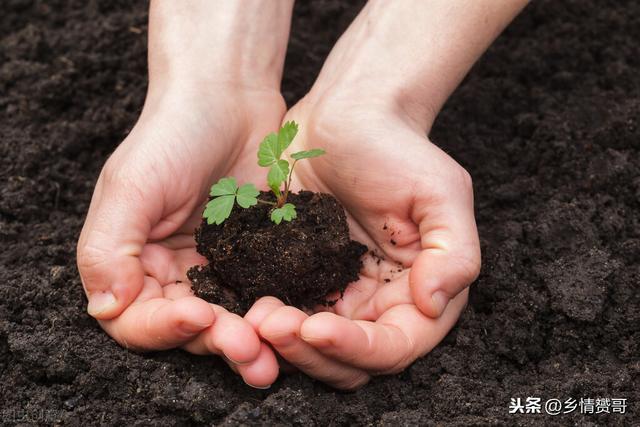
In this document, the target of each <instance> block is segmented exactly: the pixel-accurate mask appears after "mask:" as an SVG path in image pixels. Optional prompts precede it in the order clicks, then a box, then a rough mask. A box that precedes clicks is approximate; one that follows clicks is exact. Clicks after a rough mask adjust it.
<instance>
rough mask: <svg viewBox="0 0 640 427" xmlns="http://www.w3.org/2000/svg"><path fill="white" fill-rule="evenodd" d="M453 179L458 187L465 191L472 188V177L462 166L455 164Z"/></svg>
mask: <svg viewBox="0 0 640 427" xmlns="http://www.w3.org/2000/svg"><path fill="white" fill-rule="evenodd" d="M453 173H454V176H453V180H454V182H455V183H456V184H457V185H458V186H459V187H460V188H463V189H465V190H467V191H470V190H472V189H473V178H471V174H470V173H469V172H468V171H467V170H466V169H465V168H463V167H462V166H460V165H457V164H456V167H455V168H453Z"/></svg>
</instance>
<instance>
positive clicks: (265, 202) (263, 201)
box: [256, 199, 277, 206]
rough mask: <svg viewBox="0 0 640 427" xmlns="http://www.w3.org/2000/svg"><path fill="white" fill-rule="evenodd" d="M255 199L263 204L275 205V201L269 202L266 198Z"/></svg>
mask: <svg viewBox="0 0 640 427" xmlns="http://www.w3.org/2000/svg"><path fill="white" fill-rule="evenodd" d="M256 200H257V201H258V203H262V204H265V205H271V206H276V205H277V203H274V202H269V201H267V200H261V199H256Z"/></svg>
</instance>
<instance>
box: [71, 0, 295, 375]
mask: <svg viewBox="0 0 640 427" xmlns="http://www.w3.org/2000/svg"><path fill="white" fill-rule="evenodd" d="M292 6H293V1H292V0H283V1H277V2H263V1H260V0H245V1H243V2H242V3H240V2H220V3H216V2H210V1H208V0H190V1H189V2H165V1H153V2H152V3H151V7H150V17H149V58H148V60H149V89H148V93H147V97H146V100H145V104H144V108H143V111H142V113H141V116H140V118H139V120H138V122H137V123H136V125H135V127H134V128H133V130H132V131H131V133H130V134H129V135H128V136H127V138H126V139H125V140H124V141H123V142H122V143H121V144H120V146H119V147H118V148H117V149H116V150H115V152H114V153H113V154H112V155H111V157H110V158H109V159H108V161H107V162H106V164H105V166H104V168H103V169H102V171H101V173H100V176H99V178H98V181H97V183H96V187H95V191H94V194H93V198H92V200H91V205H90V208H89V212H88V214H87V218H86V221H85V224H84V227H83V229H82V232H81V235H80V238H79V241H78V247H77V255H78V268H79V272H80V276H81V278H82V283H83V286H84V289H85V291H86V294H87V297H88V301H89V304H88V311H89V313H90V314H91V315H92V316H93V317H95V318H96V319H98V321H99V323H100V325H101V326H102V328H104V330H105V331H106V332H107V333H108V334H109V335H111V336H112V337H113V338H114V339H115V340H116V341H117V342H118V343H120V344H121V345H123V346H125V347H128V348H131V349H134V350H141V351H142V350H162V349H168V348H173V347H182V348H184V349H186V350H187V351H190V352H193V353H196V354H205V355H206V354H216V355H221V356H224V357H225V359H226V360H227V362H228V363H229V365H230V366H231V368H232V369H233V370H235V371H236V372H238V373H239V374H240V375H241V376H242V377H243V379H244V380H245V381H246V382H247V383H248V384H250V385H252V386H254V387H266V386H269V385H270V384H271V383H272V382H273V381H274V380H275V378H276V377H277V375H278V364H277V361H276V358H275V355H274V353H273V351H272V349H271V348H270V347H269V346H268V345H266V344H265V343H264V342H262V341H261V339H260V337H259V336H258V334H257V332H256V331H255V330H254V328H252V326H251V325H250V324H249V323H248V322H247V321H245V320H244V319H242V318H241V317H240V316H237V315H235V314H231V313H229V312H227V311H226V310H224V309H223V308H222V307H219V306H215V305H213V304H209V303H207V302H206V301H204V300H201V299H199V298H196V297H194V296H193V295H192V293H191V290H190V287H189V285H188V281H187V278H186V270H187V269H188V268H189V267H190V266H192V265H194V264H202V263H204V261H205V260H204V259H203V258H202V257H201V256H200V255H198V254H197V252H196V250H195V242H194V240H193V231H194V228H195V226H196V225H197V224H198V223H199V221H200V218H201V213H202V209H203V204H204V203H205V202H206V200H207V194H208V189H209V186H210V185H211V183H212V182H215V181H216V180H218V179H219V178H221V177H223V176H226V175H233V176H236V177H237V178H238V179H240V180H241V181H243V182H244V181H252V182H256V181H259V180H260V178H261V171H260V170H259V168H258V166H257V165H256V164H255V163H256V162H255V152H256V149H257V142H259V141H260V139H261V138H262V137H263V136H264V135H265V134H267V133H269V132H271V131H273V130H274V129H277V128H278V126H279V125H280V122H281V120H282V117H283V115H284V113H285V108H286V107H285V103H284V100H283V98H282V96H281V94H280V90H279V85H280V80H281V76H282V68H283V63H284V55H285V50H286V45H287V39H288V33H289V23H290V20H291V11H292Z"/></svg>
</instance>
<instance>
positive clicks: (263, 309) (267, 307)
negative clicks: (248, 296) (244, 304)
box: [244, 297, 285, 331]
mask: <svg viewBox="0 0 640 427" xmlns="http://www.w3.org/2000/svg"><path fill="white" fill-rule="evenodd" d="M284 305H285V304H284V303H283V302H282V301H280V300H279V299H278V298H275V297H262V298H260V299H258V300H257V301H256V302H255V303H254V304H253V305H252V306H251V308H250V309H249V311H247V314H245V315H244V320H246V321H247V322H249V324H250V325H251V326H253V329H255V330H256V331H258V330H259V328H260V325H261V324H262V322H263V321H264V319H266V318H267V316H269V315H270V314H271V313H273V312H274V311H276V310H277V309H278V308H280V307H283V306H284Z"/></svg>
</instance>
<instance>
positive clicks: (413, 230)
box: [247, 103, 479, 388]
mask: <svg viewBox="0 0 640 427" xmlns="http://www.w3.org/2000/svg"><path fill="white" fill-rule="evenodd" d="M326 111H327V113H326V114H325V113H318V112H317V110H316V111H315V112H314V113H309V109H308V108H307V107H306V106H305V105H304V103H303V104H301V105H300V106H297V107H295V108H294V109H292V110H291V111H290V112H289V113H288V114H287V117H286V120H296V121H298V122H299V123H300V128H301V131H300V134H299V135H298V137H297V138H296V141H295V142H294V144H293V146H292V147H291V148H290V149H291V150H292V151H297V150H301V149H309V148H314V147H321V148H324V149H325V150H326V151H327V155H326V156H322V157H320V158H317V159H314V160H312V161H309V162H304V163H302V162H301V163H300V164H299V165H297V166H296V169H295V176H294V187H297V188H305V189H309V190H313V191H321V192H327V193H331V194H333V195H334V196H336V197H337V198H338V199H339V200H340V202H341V203H342V204H343V206H344V207H345V210H346V212H347V218H348V221H349V225H350V230H351V234H352V238H354V239H355V240H358V241H360V242H362V243H364V244H366V245H367V246H368V247H369V249H370V250H371V251H370V252H369V254H368V255H367V256H366V257H365V259H364V267H363V270H362V272H361V274H360V279H359V280H358V281H357V282H355V283H352V284H351V285H349V287H348V288H347V290H346V291H345V294H344V297H343V298H342V299H341V300H339V301H338V302H337V303H336V305H335V306H333V307H330V308H326V307H318V308H317V311H318V313H317V314H314V315H312V316H308V315H307V314H306V313H303V312H302V311H300V310H297V309H294V308H293V307H287V306H285V305H284V304H282V303H281V302H280V301H277V300H275V299H273V298H266V299H263V300H261V301H259V302H258V303H257V304H256V305H255V306H254V308H252V310H251V311H250V312H249V313H248V314H247V319H248V320H249V321H250V322H251V323H253V324H254V325H256V326H257V327H258V328H259V330H260V333H261V335H262V336H263V337H264V338H266V339H267V340H268V341H269V342H270V343H271V344H272V345H273V346H274V348H275V349H276V350H277V351H278V352H279V353H280V354H281V355H282V356H283V357H284V358H285V359H286V360H288V361H289V362H291V363H292V364H293V365H296V366H298V367H299V368H300V369H301V370H303V371H305V372H307V373H308V374H310V375H311V376H314V377H317V378H319V379H321V380H323V381H325V382H328V383H330V384H332V385H334V386H337V387H340V388H353V387H356V386H358V385H360V384H362V383H363V382H365V381H367V380H368V378H369V376H370V375H371V374H380V373H391V372H397V371H399V370H402V369H404V368H405V367H406V366H407V365H408V364H409V363H411V362H412V361H413V360H415V359H416V358H417V357H420V356H422V355H424V354H425V353H426V352H428V351H430V350H431V349H432V348H433V347H434V346H435V345H436V344H437V343H438V342H439V341H440V340H441V339H442V338H443V337H444V336H445V335H446V333H447V332H448V331H449V329H450V328H451V327H452V326H453V324H454V323H455V321H456V320H457V318H458V316H459V314H460V312H461V311H462V309H463V307H464V305H465V303H466V300H467V292H466V291H465V290H463V289H464V288H465V287H466V286H467V285H468V284H469V283H470V282H471V281H472V280H473V279H475V277H476V276H477V274H478V268H479V267H478V266H479V247H478V246H479V245H478V238H477V231H476V229H475V222H474V220H473V196H472V191H471V185H470V182H469V180H468V174H466V172H465V171H464V170H463V169H462V168H461V167H460V166H459V165H458V164H457V163H455V161H453V160H452V159H451V158H450V157H449V156H447V155H446V154H445V153H444V152H442V151H441V150H440V149H438V148H437V147H436V146H435V145H433V144H431V143H430V142H429V140H428V139H427V138H426V136H424V135H421V134H420V131H416V130H415V129H414V128H412V127H411V126H410V125H409V124H408V123H407V122H405V121H403V120H402V119H401V118H400V117H398V116H397V115H395V114H393V112H390V111H380V110H375V109H372V108H368V109H366V110H364V109H353V108H344V109H341V108H340V107H336V106H333V107H332V108H330V109H327V110H326ZM436 290H440V291H441V292H444V293H445V297H446V300H444V301H442V302H441V301H438V300H437V299H438V298H439V297H435V298H433V299H432V293H433V292H434V291H436ZM449 299H452V301H451V303H448V300H449ZM445 306H446V308H445ZM429 316H431V317H429ZM438 316H439V317H438ZM432 317H437V318H432Z"/></svg>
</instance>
